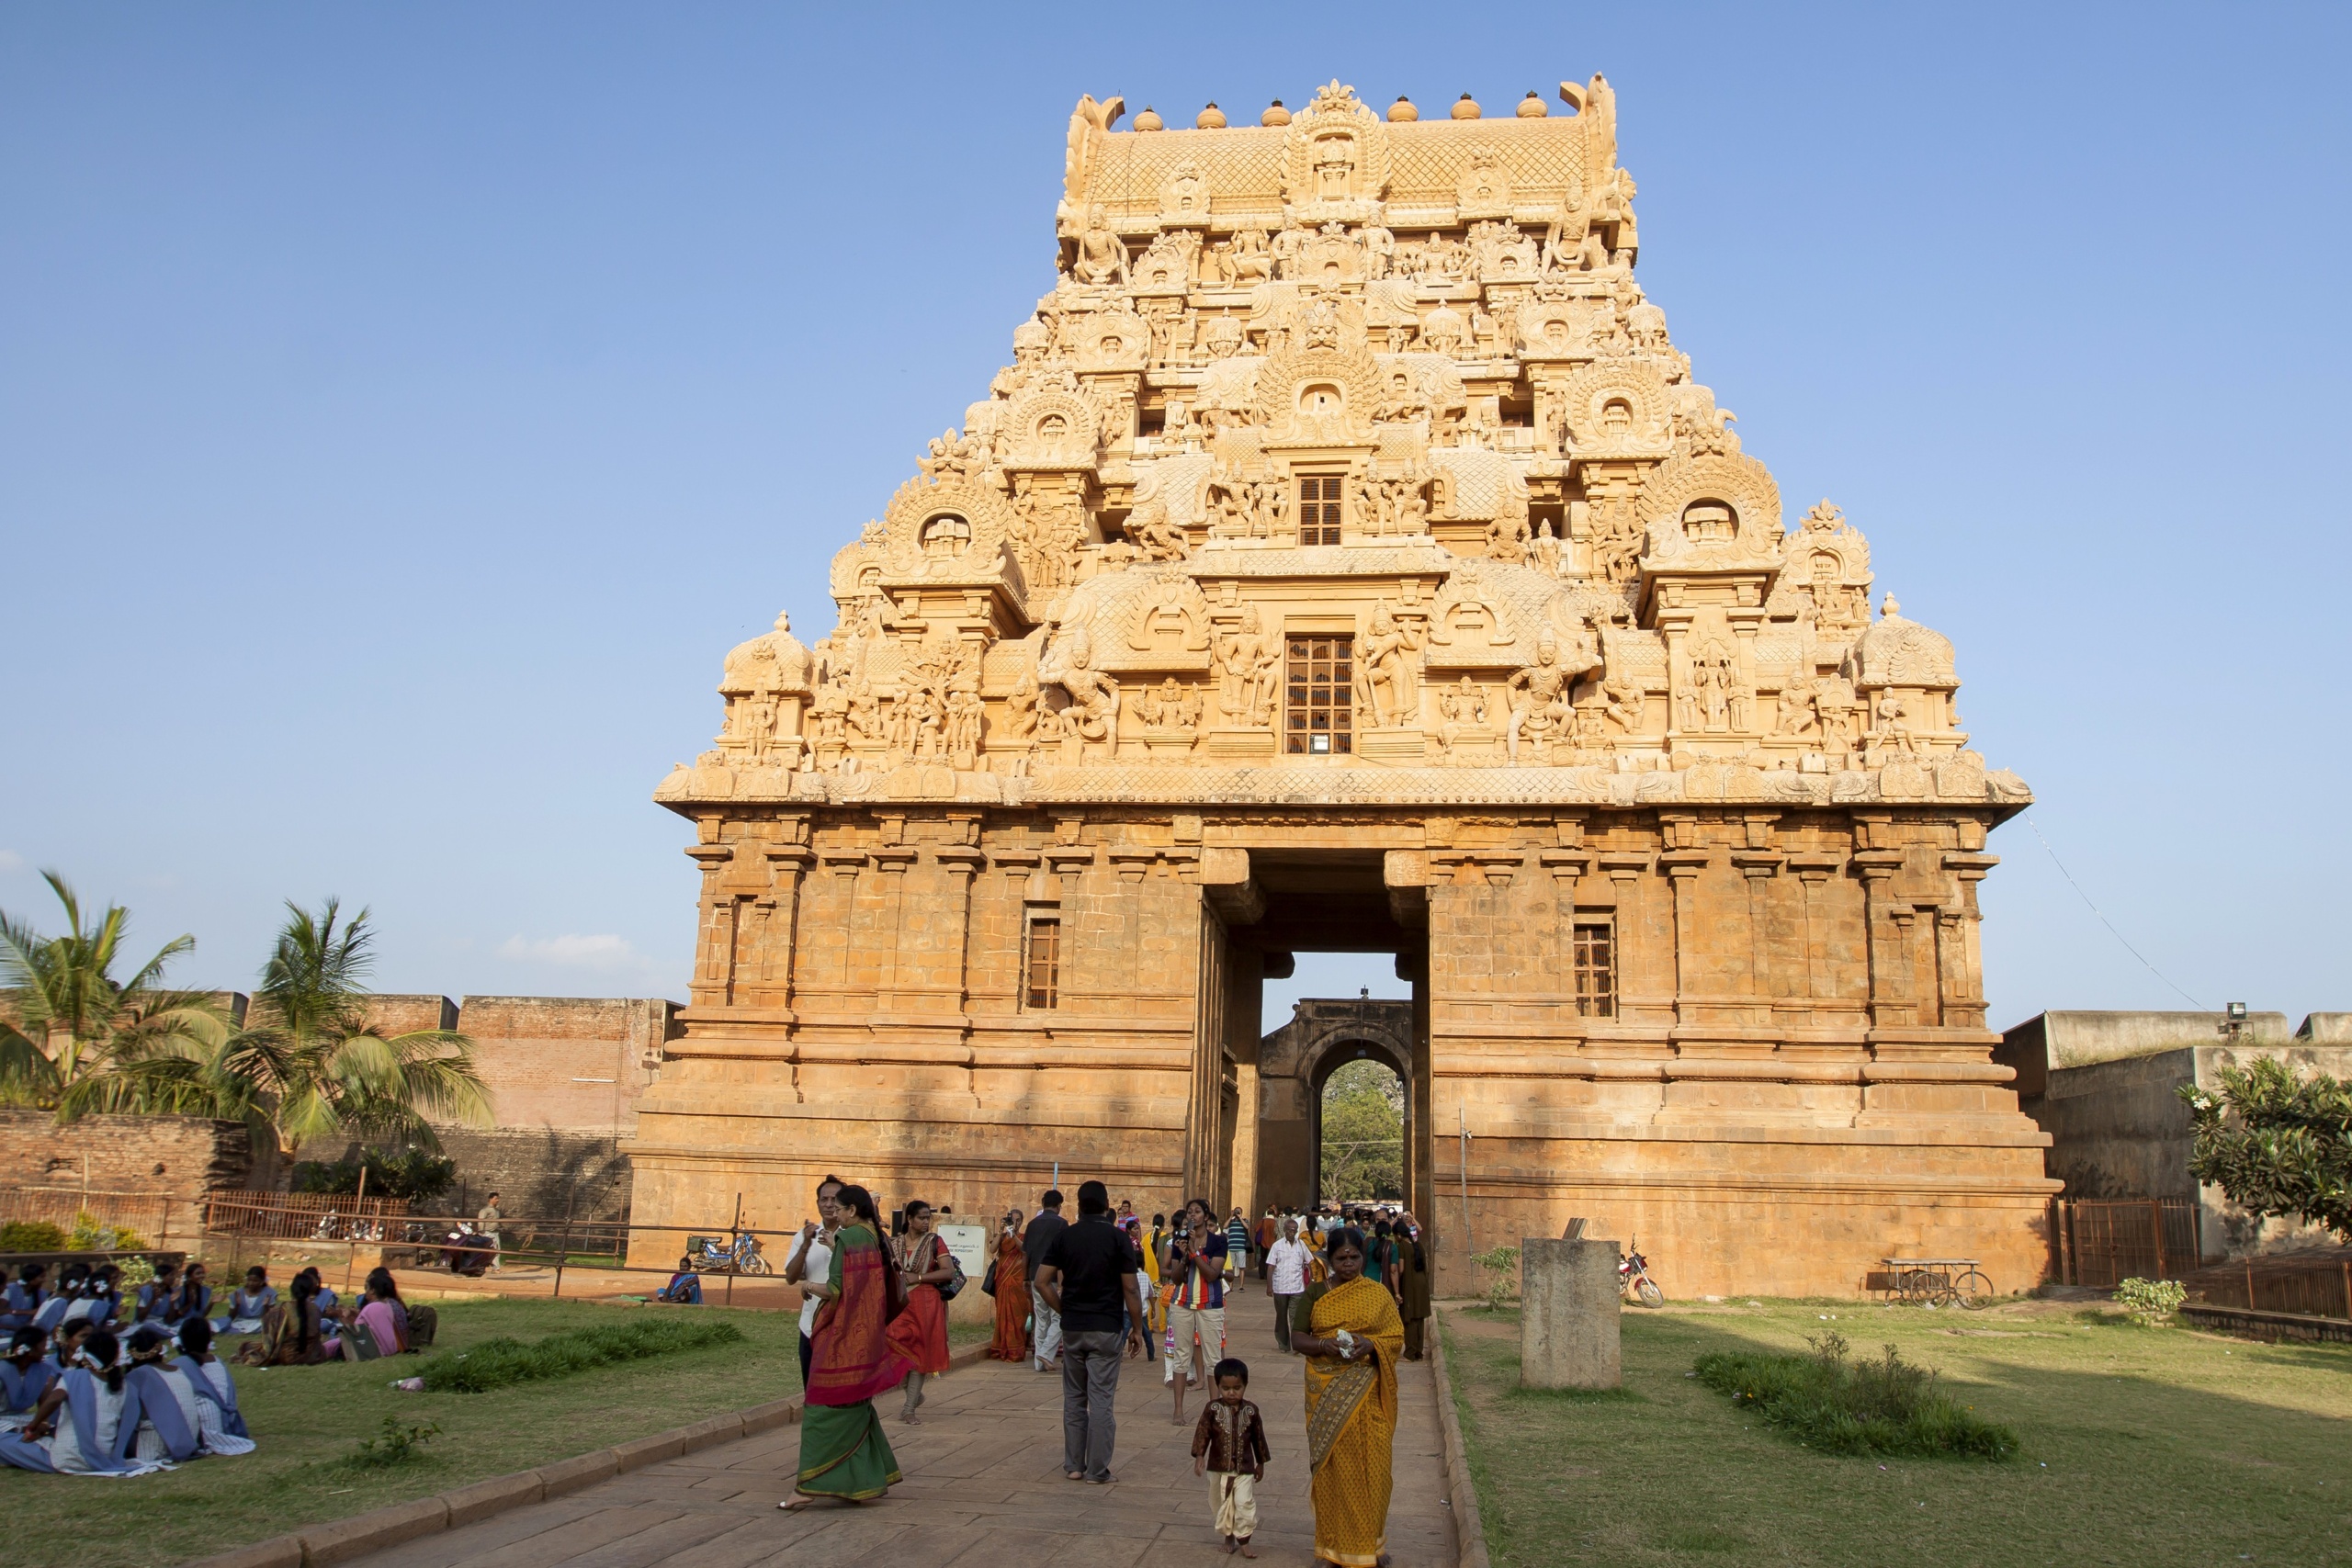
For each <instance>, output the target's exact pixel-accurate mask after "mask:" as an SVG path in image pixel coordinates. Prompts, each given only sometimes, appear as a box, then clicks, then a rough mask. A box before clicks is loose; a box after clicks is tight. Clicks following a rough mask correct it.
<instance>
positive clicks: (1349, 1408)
mask: <svg viewBox="0 0 2352 1568" xmlns="http://www.w3.org/2000/svg"><path fill="white" fill-rule="evenodd" d="M1323 1255H1324V1258H1326V1259H1327V1260H1328V1261H1329V1264H1330V1266H1331V1279H1330V1282H1329V1284H1327V1285H1323V1286H1319V1287H1317V1288H1315V1289H1312V1290H1310V1291H1308V1292H1307V1293H1306V1295H1304V1296H1301V1297H1300V1298H1299V1301H1298V1304H1297V1306H1296V1307H1295V1309H1294V1312H1293V1316H1292V1320H1291V1321H1292V1325H1293V1326H1292V1330H1291V1337H1290V1343H1291V1348H1292V1349H1294V1350H1295V1351H1297V1352H1298V1353H1299V1354H1300V1355H1301V1356H1303V1357H1304V1358H1305V1359H1306V1457H1307V1462H1308V1464H1310V1465H1311V1466H1313V1468H1314V1483H1313V1484H1312V1486H1311V1487H1310V1489H1309V1495H1311V1496H1312V1497H1313V1498H1314V1502H1315V1557H1316V1561H1317V1562H1335V1563H1339V1564H1340V1565H1341V1568H1386V1565H1387V1562H1388V1550H1387V1548H1388V1493H1389V1488H1390V1485H1391V1483H1392V1479H1393V1478H1392V1474H1391V1471H1390V1460H1391V1454H1392V1450H1393V1449H1394V1447H1395V1444H1396V1439H1397V1359H1398V1358H1400V1357H1401V1356H1403V1355H1404V1353H1405V1321H1404V1319H1403V1318H1401V1317H1399V1316H1398V1315H1397V1298H1396V1297H1395V1296H1394V1295H1392V1294H1390V1292H1389V1291H1388V1288H1387V1287H1386V1286H1385V1285H1382V1284H1379V1283H1377V1282H1376V1281H1374V1280H1367V1279H1365V1278H1364V1275H1363V1258H1364V1239H1363V1232H1361V1231H1358V1230H1356V1229H1355V1228H1354V1227H1353V1226H1350V1227H1349V1228H1347V1229H1345V1230H1341V1231H1339V1232H1336V1233H1334V1234H1333V1235H1332V1237H1331V1240H1330V1243H1329V1246H1328V1247H1325V1248H1324V1254H1323Z"/></svg>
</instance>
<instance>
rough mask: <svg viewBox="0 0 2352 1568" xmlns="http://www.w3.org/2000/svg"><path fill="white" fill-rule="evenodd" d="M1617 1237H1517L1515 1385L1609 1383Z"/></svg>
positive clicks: (1613, 1380)
mask: <svg viewBox="0 0 2352 1568" xmlns="http://www.w3.org/2000/svg"><path fill="white" fill-rule="evenodd" d="M1617 1263H1618V1253H1617V1244H1616V1243H1615V1242H1613V1241H1552V1240H1547V1239H1545V1238H1544V1237H1542V1236H1529V1237H1528V1238H1527V1239H1526V1240H1524V1241H1522V1242H1521V1243H1520V1244H1519V1278H1520V1286H1519V1292H1520V1303H1521V1307H1520V1317H1519V1382H1520V1386H1521V1388H1615V1387H1617V1386H1618V1385H1619V1384H1620V1383H1621V1382H1623V1377H1622V1376H1621V1375H1620V1373H1619V1371H1618V1353H1617V1303H1618V1291H1617Z"/></svg>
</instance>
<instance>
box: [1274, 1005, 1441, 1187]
mask: <svg viewBox="0 0 2352 1568" xmlns="http://www.w3.org/2000/svg"><path fill="white" fill-rule="evenodd" d="M1414 1018H1415V1004H1414V1003H1413V1002H1411V1001H1384V1000H1375V999H1374V998H1359V997H1347V998H1319V997H1318V998H1307V999H1306V1000H1303V1001H1301V1002H1299V1003H1298V1004H1297V1006H1296V1008H1295V1010H1293V1012H1292V1015H1291V1021H1290V1022H1288V1023H1286V1024H1284V1025H1283V1027H1282V1028H1280V1029H1277V1030H1275V1031H1274V1032H1272V1033H1270V1034H1268V1035H1266V1036H1265V1037H1264V1038H1263V1039H1261V1041H1260V1042H1259V1046H1258V1073H1257V1078H1258V1101H1259V1122H1258V1128H1257V1134H1258V1135H1257V1149H1258V1159H1257V1183H1256V1186H1257V1192H1256V1196H1255V1200H1254V1205H1255V1206H1254V1207H1253V1209H1252V1211H1251V1212H1252V1213H1263V1212H1264V1211H1265V1209H1266V1206H1267V1205H1268V1204H1270V1203H1272V1204H1282V1205H1289V1206H1294V1207H1296V1206H1304V1205H1307V1204H1312V1203H1317V1202H1321V1201H1325V1200H1327V1199H1330V1198H1332V1197H1334V1196H1335V1194H1333V1193H1331V1192H1329V1191H1326V1190H1324V1181H1323V1152H1324V1138H1325V1135H1326V1129H1325V1127H1324V1122H1323V1112H1324V1104H1323V1092H1324V1089H1326V1088H1327V1087H1328V1086H1329V1083H1330V1081H1331V1077H1332V1075H1333V1074H1335V1073H1337V1072H1338V1071H1339V1070H1340V1068H1341V1067H1343V1066H1347V1065H1348V1064H1349V1063H1351V1062H1362V1061H1370V1062H1376V1063H1378V1064H1379V1065H1380V1066H1383V1067H1385V1068H1386V1069H1387V1070H1388V1071H1390V1072H1392V1073H1394V1074H1395V1075H1396V1076H1397V1082H1398V1084H1399V1085H1401V1086H1402V1088H1403V1090H1404V1095H1403V1099H1404V1105H1403V1114H1402V1118H1401V1119H1402V1122H1403V1128H1402V1135H1403V1139H1404V1144H1403V1151H1402V1168H1401V1171H1400V1175H1401V1177H1402V1180H1401V1183H1400V1185H1401V1187H1402V1189H1403V1190H1402V1192H1401V1193H1400V1194H1399V1196H1400V1197H1401V1200H1402V1201H1403V1202H1404V1203H1405V1205H1406V1206H1407V1207H1408V1208H1413V1209H1416V1211H1417V1212H1418V1210H1419V1194H1420V1193H1421V1192H1422V1191H1423V1190H1425V1188H1426V1184H1427V1179H1428V1170H1429V1163H1428V1155H1429V1138H1428V1134H1427V1104H1428V1073H1427V1051H1426V1048H1425V1046H1424V1045H1423V1044H1422V1043H1421V1041H1420V1039H1419V1035H1418V1033H1417V1032H1416V1030H1415V1027H1414Z"/></svg>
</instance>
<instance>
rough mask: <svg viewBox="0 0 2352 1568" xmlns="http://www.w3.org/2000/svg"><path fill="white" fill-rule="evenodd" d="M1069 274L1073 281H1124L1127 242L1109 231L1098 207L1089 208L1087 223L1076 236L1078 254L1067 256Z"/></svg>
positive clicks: (1104, 282) (1106, 282) (1103, 282)
mask: <svg viewBox="0 0 2352 1568" xmlns="http://www.w3.org/2000/svg"><path fill="white" fill-rule="evenodd" d="M1069 276H1070V278H1071V280H1072V281H1074V282H1077V283H1083V284H1111V283H1125V282H1126V281H1127V247H1126V243H1125V241H1123V240H1121V239H1120V238H1119V237H1118V236H1117V235H1116V234H1114V233H1113V232H1111V227H1110V225H1109V224H1108V223H1106V222H1105V221H1103V209H1101V208H1099V207H1097V208H1092V209H1089V210H1088V212H1087V214H1086V227H1085V229H1084V230H1082V231H1080V234H1079V236H1078V250H1077V254H1075V255H1073V256H1072V257H1071V258H1070V264H1069Z"/></svg>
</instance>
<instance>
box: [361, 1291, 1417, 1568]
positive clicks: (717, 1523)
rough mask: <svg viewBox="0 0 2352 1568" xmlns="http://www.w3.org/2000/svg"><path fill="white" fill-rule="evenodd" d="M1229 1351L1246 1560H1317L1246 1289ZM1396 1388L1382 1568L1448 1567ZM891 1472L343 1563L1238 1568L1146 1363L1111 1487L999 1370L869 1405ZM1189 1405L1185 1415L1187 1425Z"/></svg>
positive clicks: (749, 1454)
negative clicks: (1080, 1477)
mask: <svg viewBox="0 0 2352 1568" xmlns="http://www.w3.org/2000/svg"><path fill="white" fill-rule="evenodd" d="M1228 1317H1229V1319H1230V1321H1229V1322H1228V1324H1227V1339H1228V1345H1227V1349H1228V1352H1229V1353H1230V1354H1233V1355H1237V1356H1239V1357H1240V1358H1241V1359H1244V1360H1246V1361H1248V1362H1249V1363H1250V1397H1251V1398H1253V1399H1255V1400H1256V1401H1257V1402H1258V1405H1259V1408H1260V1409H1261V1410H1262V1411H1263V1412H1264V1413H1265V1417H1266V1438H1267V1441H1268V1443H1269V1444H1270V1445H1271V1446H1272V1449H1273V1452H1274V1458H1273V1462H1272V1464H1271V1465H1269V1466H1268V1467H1267V1471H1266V1481H1265V1484H1264V1485H1263V1486H1261V1488H1260V1489H1259V1493H1258V1513H1259V1530H1258V1537H1257V1540H1255V1541H1254V1542H1253V1543H1252V1544H1253V1545H1254V1546H1255V1547H1256V1548H1257V1551H1258V1559H1259V1561H1260V1562H1268V1563H1289V1564H1305V1563H1307V1562H1311V1561H1312V1559H1313V1556H1314V1540H1315V1520H1314V1516H1313V1513H1312V1510H1311V1509H1310V1507H1309V1506H1308V1503H1307V1493H1306V1483H1307V1475H1306V1421H1305V1415H1304V1409H1303V1406H1302V1403H1301V1400H1302V1395H1301V1393H1300V1374H1299V1368H1298V1362H1297V1360H1296V1359H1295V1358H1292V1357H1288V1356H1284V1355H1283V1354H1282V1352H1281V1351H1280V1350H1278V1349H1277V1348H1275V1346H1274V1342H1273V1314H1272V1310H1271V1307H1270V1302H1269V1298H1268V1297H1267V1296H1266V1295H1265V1294H1264V1292H1262V1291H1261V1290H1260V1289H1259V1288H1258V1282H1257V1281H1256V1280H1252V1281H1250V1289H1249V1290H1248V1291H1246V1292H1243V1294H1242V1295H1241V1296H1240V1298H1239V1300H1238V1302H1237V1303H1235V1304H1234V1306H1233V1308H1232V1309H1231V1310H1230V1312H1229V1313H1228ZM1403 1374H1404V1376H1403V1383H1402V1387H1401V1390H1400V1395H1401V1403H1402V1411H1401V1415H1402V1421H1401V1423H1400V1425H1399V1427H1398V1430H1397V1463H1396V1474H1397V1489H1396V1500H1395V1503H1394V1505H1393V1506H1392V1508H1391V1511H1390V1514H1389V1525H1388V1539H1389V1551H1390V1554H1391V1556H1392V1557H1393V1558H1394V1560H1395V1568H1453V1562H1454V1551H1453V1517H1452V1514H1451V1512H1450V1511H1449V1510H1448V1508H1447V1507H1446V1506H1445V1502H1444V1497H1445V1461H1444V1457H1443V1450H1442V1443H1441V1439H1440V1438H1439V1435H1438V1422H1437V1406H1436V1402H1435V1394H1434V1393H1433V1391H1432V1387H1431V1382H1430V1371H1429V1364H1428V1363H1427V1362H1425V1361H1416V1362H1408V1363H1407V1364H1406V1365H1405V1367H1404V1368H1403ZM882 1408H883V1410H884V1412H885V1415H886V1418H887V1421H888V1430H889V1434H890V1444H891V1447H892V1448H893V1449H894V1450H896V1451H897V1453H898V1456H899V1469H900V1470H901V1471H903V1472H905V1474H906V1480H905V1482H904V1483H901V1484H900V1485H899V1486H896V1487H894V1488H892V1489H891V1493H890V1495H889V1497H888V1499H886V1500H885V1501H882V1502H879V1503H874V1504H869V1505H867V1506H865V1507H859V1508H852V1507H843V1506H838V1505H834V1504H820V1505H818V1506H816V1507H814V1508H812V1509H809V1511H808V1512H806V1513H802V1514H797V1515H788V1514H784V1513H781V1512H779V1511H778V1510H777V1508H776V1504H777V1503H778V1502H780V1501H782V1500H783V1499H784V1498H785V1497H786V1496H788V1495H790V1494H791V1489H792V1480H793V1476H794V1473H795V1472H796V1471H797V1467H798V1462H799V1452H800V1428H799V1427H797V1426H795V1427H779V1428H777V1429H776V1430H775V1431H773V1432H769V1433H765V1434H763V1435H762V1436H760V1437H757V1438H745V1439H744V1440H742V1441H741V1442H736V1443H729V1444H727V1445H725V1446H723V1447H720V1448H713V1449H705V1450H702V1451H701V1452H700V1453H696V1454H690V1455H688V1456H686V1457H685V1458H684V1459H677V1460H672V1461H668V1462H667V1463H663V1464H658V1465H653V1466H650V1467H649V1468H647V1469H644V1470H640V1471H637V1472H632V1473H630V1474H628V1475H623V1476H618V1477H616V1478H615V1479H613V1480H611V1481H607V1482H605V1483H601V1484H599V1485H596V1486H593V1487H590V1488H588V1489H586V1490H584V1491H581V1492H575V1493H573V1494H571V1495H569V1496H566V1497H561V1498H559V1499H557V1500H556V1501H554V1502H551V1503H541V1504H537V1505H534V1506H530V1507H527V1508H518V1509H515V1511H514V1512H512V1513H507V1514H501V1515H499V1516H497V1517H493V1518H490V1519H485V1520H483V1521H481V1523H479V1524H474V1525H469V1526H466V1527H465V1528H463V1529H454V1530H448V1531H445V1532H443V1533H442V1534H439V1535H435V1536H428V1537H426V1538H425V1539H424V1540H414V1541H411V1542H409V1543H407V1544H406V1545H403V1546H398V1547H394V1548H392V1549H391V1550H390V1551H380V1552H377V1553H375V1554H373V1555H371V1556H368V1557H364V1558H360V1559H357V1560H356V1562H357V1563H358V1564H359V1565H361V1568H653V1565H654V1564H662V1563H667V1564H675V1565H676V1568H801V1565H803V1564H806V1565H809V1568H819V1565H822V1568H945V1565H946V1564H948V1563H951V1562H952V1563H954V1564H956V1568H996V1565H998V1564H1003V1565H1005V1568H1061V1565H1064V1564H1073V1565H1074V1564H1084V1565H1085V1568H1169V1565H1173V1564H1181V1563H1210V1562H1221V1563H1228V1564H1232V1563H1238V1562H1240V1561H1241V1560H1240V1559H1239V1558H1238V1557H1228V1556H1227V1555H1226V1554H1225V1552H1224V1551H1223V1549H1222V1548H1221V1546H1220V1545H1219V1543H1218V1541H1217V1538H1216V1534H1215V1533H1214V1531H1213V1530H1212V1529H1211V1528H1210V1527H1211V1525H1212V1523H1213V1521H1214V1519H1215V1517H1216V1516H1215V1513H1214V1511H1213V1508H1212V1506H1211V1503H1210V1500H1209V1495H1208V1483H1206V1482H1205V1481H1203V1480H1200V1479H1198V1478H1196V1477H1195V1476H1194V1475H1193V1461H1192V1422H1191V1421H1190V1420H1187V1422H1186V1423H1185V1425H1184V1426H1183V1427H1182V1428H1178V1427H1172V1426H1170V1423H1169V1419H1168V1411H1169V1398H1168V1391H1167V1388H1166V1386H1165V1385H1164V1384H1162V1383H1161V1382H1160V1381H1159V1373H1158V1371H1157V1363H1154V1362H1148V1361H1143V1362H1139V1361H1129V1362H1127V1363H1125V1368H1124V1370H1123V1371H1122V1374H1121V1377H1120V1380H1119V1438H1118V1449H1117V1452H1116V1456H1115V1458H1114V1461H1113V1466H1112V1470H1113V1474H1114V1481H1113V1483H1111V1484H1110V1485H1108V1486H1091V1485H1088V1484H1086V1483H1082V1482H1073V1481H1069V1480H1066V1479H1065V1478H1064V1477H1063V1474H1062V1464H1061V1460H1062V1435H1061V1378H1060V1376H1059V1375H1058V1374H1056V1375H1053V1376H1046V1375H1045V1374H1042V1373H1038V1372H1034V1371H1028V1370H1026V1369H1025V1368H1021V1367H1012V1366H1007V1365H1005V1364H1004V1363H1002V1362H1000V1361H984V1362H981V1363H980V1364H979V1365H978V1366H975V1367H971V1368H968V1369H966V1370H964V1371H957V1372H954V1373H951V1374H949V1375H948V1376H946V1377H944V1378H942V1379H939V1380H937V1381H936V1382H933V1385H932V1389H931V1393H930V1398H929V1399H928V1401H927V1402H926V1403H925V1404H924V1405H923V1409H922V1423H921V1424H920V1425H918V1426H914V1427H908V1426H906V1425H904V1424H903V1423H901V1422H900V1421H899V1419H898V1416H897V1411H898V1395H897V1394H895V1393H893V1394H891V1395H889V1396H888V1398H887V1399H886V1400H885V1401H884V1402H883V1404H882ZM1199 1410H1200V1404H1199V1395H1198V1394H1197V1393H1195V1394H1193V1395H1192V1396H1190V1397H1189V1398H1188V1400H1187V1414H1188V1415H1189V1416H1197V1415H1198V1413H1199Z"/></svg>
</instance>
